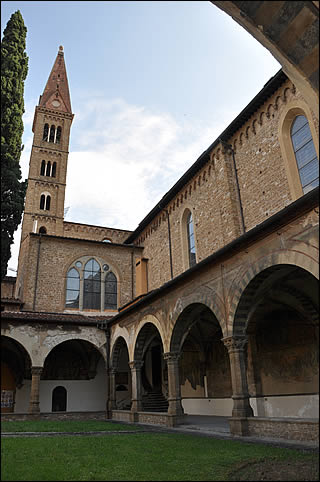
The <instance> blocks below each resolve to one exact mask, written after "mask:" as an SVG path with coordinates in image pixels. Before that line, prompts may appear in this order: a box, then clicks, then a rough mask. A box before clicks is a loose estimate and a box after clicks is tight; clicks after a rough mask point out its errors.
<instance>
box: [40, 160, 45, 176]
mask: <svg viewBox="0 0 320 482" xmlns="http://www.w3.org/2000/svg"><path fill="white" fill-rule="evenodd" d="M45 171H46V161H45V160H43V161H41V169H40V176H44V173H45Z"/></svg>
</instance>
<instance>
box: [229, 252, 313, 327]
mask: <svg viewBox="0 0 320 482" xmlns="http://www.w3.org/2000/svg"><path fill="white" fill-rule="evenodd" d="M310 261H311V259H310V257H309V256H308V255H304V254H302V253H300V252H295V251H287V252H278V253H272V254H270V255H268V256H266V257H264V258H262V259H260V260H258V261H256V262H255V263H253V264H252V265H251V266H250V268H249V269H248V270H247V271H246V272H245V273H243V272H242V273H240V274H239V275H238V277H237V278H236V279H235V280H234V282H233V283H232V286H231V287H230V292H232V293H233V296H232V299H231V300H230V311H229V317H228V327H227V328H228V332H229V334H230V335H232V334H233V335H239V334H240V335H243V334H245V330H246V327H247V323H248V314H249V307H250V306H252V303H253V302H252V300H253V297H254V296H256V293H257V289H258V287H259V286H262V285H263V283H264V282H266V281H268V279H272V278H271V276H272V277H273V278H276V277H277V276H278V275H281V270H284V267H288V266H289V267H290V266H291V267H292V268H300V269H302V270H304V271H305V272H306V273H308V274H309V275H310V276H312V277H313V278H314V279H315V280H318V279H319V273H318V271H317V266H318V265H317V261H316V260H313V262H310ZM244 294H245V296H244Z"/></svg>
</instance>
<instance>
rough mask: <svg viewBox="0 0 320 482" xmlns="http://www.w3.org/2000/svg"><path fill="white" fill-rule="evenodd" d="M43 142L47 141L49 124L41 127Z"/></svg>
mask: <svg viewBox="0 0 320 482" xmlns="http://www.w3.org/2000/svg"><path fill="white" fill-rule="evenodd" d="M42 140H43V141H49V124H45V125H44V127H43V137H42Z"/></svg>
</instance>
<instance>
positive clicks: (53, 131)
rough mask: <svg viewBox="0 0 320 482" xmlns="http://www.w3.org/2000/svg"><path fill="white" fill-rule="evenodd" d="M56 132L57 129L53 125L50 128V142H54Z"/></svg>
mask: <svg viewBox="0 0 320 482" xmlns="http://www.w3.org/2000/svg"><path fill="white" fill-rule="evenodd" d="M55 132H56V128H55V126H54V125H53V124H52V126H51V127H50V135H49V142H54V137H55Z"/></svg>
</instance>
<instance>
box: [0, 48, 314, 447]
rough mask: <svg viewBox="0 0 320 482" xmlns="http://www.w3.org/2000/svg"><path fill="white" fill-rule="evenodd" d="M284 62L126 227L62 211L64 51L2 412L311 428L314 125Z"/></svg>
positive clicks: (252, 431)
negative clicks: (192, 418) (212, 419)
mask: <svg viewBox="0 0 320 482" xmlns="http://www.w3.org/2000/svg"><path fill="white" fill-rule="evenodd" d="M316 108H317V107H316V106H314V105H309V103H308V101H307V100H306V99H305V98H304V97H303V95H302V93H301V92H300V91H299V90H298V88H297V87H296V86H295V85H294V83H293V82H292V81H291V80H290V79H289V78H288V77H287V76H286V74H285V73H284V72H283V70H280V71H279V72H278V73H277V74H276V75H275V76H274V77H272V78H271V79H270V80H269V81H268V82H267V83H266V85H265V86H264V87H263V89H262V90H261V91H260V92H259V93H258V94H257V95H256V96H255V97H254V99H253V100H252V101H251V102H250V103H249V104H248V105H247V106H246V107H245V108H244V109H243V111H242V112H241V113H240V114H239V115H238V116H237V117H236V118H235V119H234V120H233V122H232V123H231V124H230V125H229V126H228V127H227V128H226V129H225V130H224V131H223V132H222V133H221V135H220V136H219V137H218V138H217V139H215V140H214V141H213V142H212V144H211V145H210V146H209V147H208V148H207V149H206V151H204V152H203V153H202V154H201V155H200V156H199V158H198V159H197V160H196V161H195V163H194V164H193V165H192V166H191V167H190V168H189V170H188V171H187V172H186V173H185V174H184V175H183V176H182V177H181V178H180V179H179V180H178V181H177V183H176V184H175V185H174V186H173V187H172V188H171V189H170V190H169V191H168V192H167V193H166V194H165V195H164V196H163V198H162V199H161V200H160V202H159V203H158V204H157V205H156V206H155V207H154V208H153V209H152V210H151V211H150V212H149V213H148V214H147V216H146V217H145V218H144V219H143V220H142V221H141V222H140V224H139V225H138V227H137V228H136V229H135V231H125V230H120V229H115V228H108V227H104V226H93V225H85V224H80V223H72V222H67V221H65V220H64V197H65V187H66V174H67V165H68V151H69V136H70V129H71V125H72V122H73V113H72V109H71V103H70V95H69V86H68V79H67V71H66V66H65V61H64V52H63V48H62V47H60V48H59V51H58V54H57V57H56V59H55V62H54V65H53V68H52V71H51V73H50V75H49V78H48V82H47V84H46V86H45V89H44V92H43V94H42V95H41V96H40V99H39V104H38V105H37V106H36V109H35V116H34V123H33V133H34V139H33V146H32V151H31V157H30V166H29V175H28V189H27V195H26V200H25V210H24V216H23V224H22V232H21V242H20V253H19V264H18V272H17V277H16V278H10V277H7V278H6V279H5V280H4V282H3V283H2V295H1V296H2V299H1V305H2V313H1V314H2V322H1V343H2V350H1V352H2V358H1V371H2V376H1V411H2V414H3V416H4V417H7V418H10V417H11V418H12V417H15V418H22V419H23V418H28V417H41V416H42V417H58V418H59V417H60V418H63V417H74V418H80V417H85V418H88V417H92V418H109V419H113V420H121V421H130V422H140V423H154V424H161V425H167V426H176V425H179V424H180V423H182V422H183V420H184V419H185V417H186V416H187V415H193V414H200V415H201V414H202V415H214V416H225V417H229V421H230V429H231V433H233V434H236V435H244V436H245V435H258V436H269V437H283V438H291V439H292V438H297V439H301V440H303V439H304V440H315V439H316V438H317V436H318V435H317V428H318V411H319V406H318V405H319V387H318V379H319V374H318V345H319V332H318V279H319V272H318V266H319V264H318V255H319V251H318V250H319V242H318V228H319V220H318V214H319V200H318V195H319V187H318V186H319V170H318V169H319V168H318V164H319V162H318V158H319V152H318V144H319V143H318V139H319V125H318V118H317V116H316V114H315V112H316Z"/></svg>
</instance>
